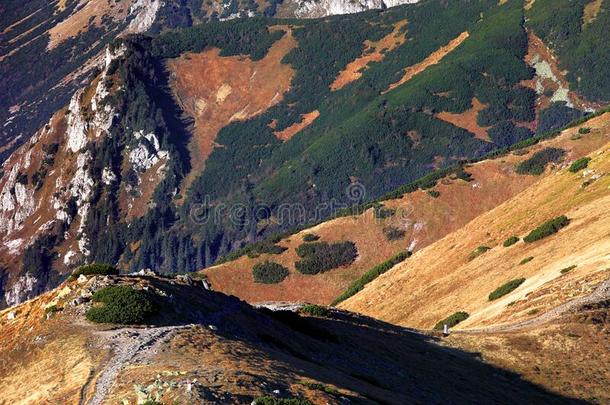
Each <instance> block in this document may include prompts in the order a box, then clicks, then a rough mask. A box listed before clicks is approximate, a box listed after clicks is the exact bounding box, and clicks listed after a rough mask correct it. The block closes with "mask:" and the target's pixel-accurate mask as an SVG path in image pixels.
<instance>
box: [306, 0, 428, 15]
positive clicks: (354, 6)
mask: <svg viewBox="0 0 610 405" xmlns="http://www.w3.org/2000/svg"><path fill="white" fill-rule="evenodd" d="M417 2H419V0H304V1H298V2H297V3H298V5H297V8H296V11H295V12H294V15H295V17H297V18H320V17H326V16H329V15H339V14H352V13H359V12H361V11H367V10H378V9H384V8H388V7H395V6H400V5H402V4H413V3H417Z"/></svg>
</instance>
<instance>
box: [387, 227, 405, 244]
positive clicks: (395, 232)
mask: <svg viewBox="0 0 610 405" xmlns="http://www.w3.org/2000/svg"><path fill="white" fill-rule="evenodd" d="M383 234H384V235H385V237H386V239H387V240H389V241H394V240H398V239H402V238H404V237H405V235H406V234H407V232H406V231H405V230H404V229H400V228H396V227H395V226H387V227H385V228H383Z"/></svg>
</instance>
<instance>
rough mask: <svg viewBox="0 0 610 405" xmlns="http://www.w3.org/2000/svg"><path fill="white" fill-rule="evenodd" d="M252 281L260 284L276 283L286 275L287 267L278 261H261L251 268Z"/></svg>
mask: <svg viewBox="0 0 610 405" xmlns="http://www.w3.org/2000/svg"><path fill="white" fill-rule="evenodd" d="M252 275H253V276H254V281H255V282H256V283H260V284H277V283H280V282H282V281H283V280H284V279H285V278H286V277H288V269H287V268H286V267H284V266H282V265H281V264H279V263H274V262H269V261H266V262H262V263H257V264H255V265H254V267H253V268H252Z"/></svg>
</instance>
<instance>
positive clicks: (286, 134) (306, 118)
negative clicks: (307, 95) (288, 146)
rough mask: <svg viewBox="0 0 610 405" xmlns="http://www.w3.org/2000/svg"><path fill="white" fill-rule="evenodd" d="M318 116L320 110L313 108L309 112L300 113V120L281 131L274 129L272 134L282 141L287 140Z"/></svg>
mask: <svg viewBox="0 0 610 405" xmlns="http://www.w3.org/2000/svg"><path fill="white" fill-rule="evenodd" d="M319 116H320V111H318V110H313V111H312V112H310V113H307V114H302V115H301V121H299V122H296V123H294V124H292V125H291V126H289V127H288V128H286V129H284V130H282V131H275V132H273V134H274V135H275V136H277V138H278V139H280V140H282V141H287V140H289V139H290V138H292V137H293V136H295V135H296V134H297V133H298V132H299V131H302V130H303V129H305V128H307V127H308V126H310V125H311V124H312V123H313V122H314V121H315V120H316V119H317V118H318V117H319Z"/></svg>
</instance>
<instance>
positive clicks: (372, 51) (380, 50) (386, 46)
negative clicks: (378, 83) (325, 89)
mask: <svg viewBox="0 0 610 405" xmlns="http://www.w3.org/2000/svg"><path fill="white" fill-rule="evenodd" d="M406 25H407V20H402V21H398V22H397V23H395V24H394V30H392V32H390V33H389V34H388V35H386V36H385V37H383V38H381V39H380V40H379V41H369V40H366V41H364V45H365V48H364V51H363V53H362V55H361V56H359V57H358V58H356V59H355V60H353V61H352V62H350V63H349V64H348V65H347V66H346V67H345V69H343V70H342V71H341V72H340V73H339V75H338V76H337V78H336V79H335V81H334V82H333V83H332V84H331V85H330V89H331V90H333V91H335V90H339V89H341V88H343V87H345V85H347V84H349V83H351V82H353V81H356V80H358V79H360V77H361V76H362V73H363V72H364V71H365V70H366V69H367V68H368V65H369V63H371V62H380V61H382V60H383V58H384V55H385V53H386V52H389V51H391V50H393V49H395V48H396V47H398V46H400V45H402V44H404V42H405V41H406V40H407V36H406V31H403V28H404V27H405V26H406ZM401 31H402V32H401Z"/></svg>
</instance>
